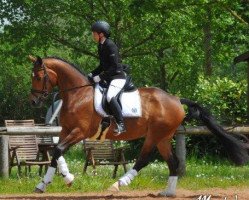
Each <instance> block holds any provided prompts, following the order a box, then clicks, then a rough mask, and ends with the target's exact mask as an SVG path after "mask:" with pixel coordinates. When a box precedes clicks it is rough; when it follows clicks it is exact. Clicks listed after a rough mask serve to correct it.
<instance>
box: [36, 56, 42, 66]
mask: <svg viewBox="0 0 249 200" xmlns="http://www.w3.org/2000/svg"><path fill="white" fill-rule="evenodd" d="M36 62H37V64H38V65H40V66H41V65H42V59H41V57H40V56H37V59H36Z"/></svg>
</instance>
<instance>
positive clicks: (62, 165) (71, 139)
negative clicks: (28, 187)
mask: <svg viewBox="0 0 249 200" xmlns="http://www.w3.org/2000/svg"><path fill="white" fill-rule="evenodd" d="M79 135H80V129H79V128H75V129H74V130H73V131H72V132H71V133H70V134H69V135H67V134H63V133H61V135H60V141H59V143H58V145H57V146H56V147H55V149H54V155H53V158H52V161H51V166H50V167H49V168H48V170H47V173H46V175H45V176H44V178H43V180H42V182H41V183H39V184H38V185H37V186H36V189H35V192H37V193H41V192H44V191H45V190H46V186H47V185H48V184H49V183H51V182H52V179H53V176H54V174H55V170H56V168H57V166H58V169H59V172H60V173H61V175H62V176H63V178H64V181H65V183H66V184H67V185H68V186H70V185H71V183H72V182H73V179H74V176H73V175H72V174H71V173H69V169H68V167H67V163H66V161H65V159H64V157H63V156H62V155H63V154H64V153H65V151H66V150H68V148H69V147H70V146H72V145H73V144H76V143H77V142H79V141H80V140H81V139H82V138H80V137H79ZM63 136H64V137H63Z"/></svg>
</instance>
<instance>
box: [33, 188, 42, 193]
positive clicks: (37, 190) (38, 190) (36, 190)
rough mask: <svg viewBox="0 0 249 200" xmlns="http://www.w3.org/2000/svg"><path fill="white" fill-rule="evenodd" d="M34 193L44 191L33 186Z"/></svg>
mask: <svg viewBox="0 0 249 200" xmlns="http://www.w3.org/2000/svg"><path fill="white" fill-rule="evenodd" d="M34 193H40V194H41V193H44V191H42V190H40V189H39V188H35V190H34Z"/></svg>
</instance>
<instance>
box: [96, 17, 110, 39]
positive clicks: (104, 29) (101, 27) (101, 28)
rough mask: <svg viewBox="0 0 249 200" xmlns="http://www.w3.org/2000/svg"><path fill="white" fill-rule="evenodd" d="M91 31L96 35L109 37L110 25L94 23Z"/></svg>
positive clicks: (101, 22) (100, 22)
mask: <svg viewBox="0 0 249 200" xmlns="http://www.w3.org/2000/svg"><path fill="white" fill-rule="evenodd" d="M91 30H92V31H93V32H97V33H103V34H104V35H105V37H109V36H110V25H109V24H108V23H107V22H106V21H100V20H99V21H96V22H95V23H94V24H93V25H92V28H91Z"/></svg>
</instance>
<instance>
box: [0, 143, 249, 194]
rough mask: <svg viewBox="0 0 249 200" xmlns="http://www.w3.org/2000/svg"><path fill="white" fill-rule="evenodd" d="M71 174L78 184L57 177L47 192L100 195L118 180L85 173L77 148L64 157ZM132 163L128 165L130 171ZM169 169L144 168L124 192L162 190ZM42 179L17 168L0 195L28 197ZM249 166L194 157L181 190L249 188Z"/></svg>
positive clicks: (105, 170) (105, 172) (108, 171)
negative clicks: (23, 173) (236, 165)
mask: <svg viewBox="0 0 249 200" xmlns="http://www.w3.org/2000/svg"><path fill="white" fill-rule="evenodd" d="M65 157H66V160H67V162H68V165H69V169H70V171H71V172H72V173H73V174H74V175H75V177H76V178H75V181H74V184H73V186H72V187H71V188H68V187H66V186H65V184H64V182H63V179H62V177H61V176H58V175H56V176H55V177H54V180H53V183H52V184H51V185H49V187H48V189H47V192H48V193H65V192H72V193H73V192H81V193H82V192H99V191H105V190H106V189H107V188H108V187H109V186H110V185H111V184H113V183H114V182H115V181H116V180H117V179H115V180H114V179H112V178H111V177H112V172H113V166H98V167H97V173H98V174H97V176H93V174H92V167H89V168H88V174H82V168H83V163H84V158H83V157H82V154H81V150H80V149H79V147H78V148H74V149H73V150H72V151H70V152H68V154H67V155H66V156H65ZM131 167H132V164H130V165H129V168H131ZM122 175H123V169H122V168H121V167H119V170H118V173H117V177H120V176H122ZM167 177H168V169H167V166H166V163H165V162H158V161H155V162H153V163H151V164H150V165H149V166H147V167H146V168H144V169H143V170H142V171H141V172H140V173H139V175H138V177H136V178H135V179H134V181H133V182H132V183H131V184H130V185H129V186H128V187H124V188H122V190H126V191H127V190H140V189H143V190H145V189H149V190H161V189H164V188H165V186H166V182H167ZM40 180H41V178H40V177H38V175H37V169H35V168H34V169H33V170H32V172H31V174H29V175H28V176H21V177H18V176H17V171H16V169H14V170H13V172H12V174H11V176H10V178H9V179H7V180H3V179H0V194H10V193H11V194H20V193H23V194H28V193H32V191H33V190H34V188H35V186H36V185H37V184H38V183H39V182H40ZM248 185H249V166H243V167H235V166H232V165H231V164H230V163H229V162H227V161H218V159H216V158H208V157H205V158H202V159H197V158H196V157H194V156H192V157H191V158H189V159H188V160H187V173H186V175H185V176H184V177H182V178H181V179H180V181H179V184H178V188H185V189H190V190H198V189H207V188H227V187H239V188H241V187H248Z"/></svg>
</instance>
